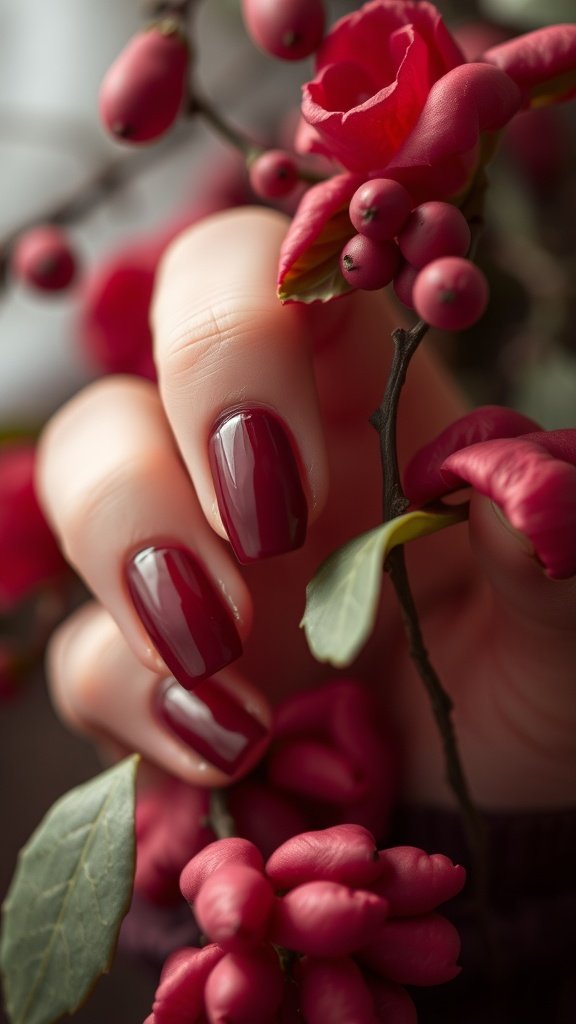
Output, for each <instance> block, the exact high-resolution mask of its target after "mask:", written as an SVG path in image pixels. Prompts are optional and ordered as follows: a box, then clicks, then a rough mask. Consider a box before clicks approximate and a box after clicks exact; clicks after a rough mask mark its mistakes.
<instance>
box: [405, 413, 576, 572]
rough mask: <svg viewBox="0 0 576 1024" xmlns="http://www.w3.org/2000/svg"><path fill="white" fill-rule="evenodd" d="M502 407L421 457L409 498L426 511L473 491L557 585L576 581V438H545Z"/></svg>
mask: <svg viewBox="0 0 576 1024" xmlns="http://www.w3.org/2000/svg"><path fill="white" fill-rule="evenodd" d="M535 427H537V424H535V423H534V422H533V421H532V420H529V419H528V418H527V417H525V416H521V415H520V414H519V413H515V412H513V411H512V410H509V409H499V408H498V407H495V406H487V407H485V408H480V409H475V410H474V412H471V413H469V414H468V415H467V416H464V417H462V419H460V420H457V421H456V422H455V423H453V424H451V425H450V426H449V427H448V428H447V429H446V430H444V431H443V432H442V433H441V434H440V435H439V436H438V437H437V438H435V440H433V441H431V442H430V443H429V444H428V445H426V446H425V447H424V448H422V449H420V451H419V452H418V453H417V455H416V456H415V457H414V459H413V460H412V462H411V463H410V464H409V465H408V466H407V468H406V473H405V478H404V479H405V489H406V494H407V496H408V497H409V498H410V500H411V501H412V502H415V503H418V504H426V503H427V502H430V501H434V500H436V499H438V498H441V497H443V496H444V495H445V494H449V493H450V492H451V491H456V490H460V489H461V488H462V487H466V486H471V487H473V488H474V489H475V490H476V491H478V492H479V493H480V494H484V495H486V496H487V497H489V498H491V499H492V501H494V502H495V503H496V505H498V506H499V507H500V509H501V510H502V512H503V513H504V515H505V517H506V518H507V519H508V521H509V522H510V524H511V525H512V526H513V527H514V528H515V529H516V530H519V531H520V533H523V534H524V535H525V536H526V537H527V538H528V539H529V540H530V541H531V543H532V546H533V549H534V554H535V555H536V557H537V558H538V560H539V562H540V563H541V564H542V566H543V567H544V569H545V570H546V572H547V573H548V575H549V576H551V577H552V578H553V579H567V578H569V577H570V576H574V575H576V430H553V431H544V430H539V429H536V430H535V429H534V428H535Z"/></svg>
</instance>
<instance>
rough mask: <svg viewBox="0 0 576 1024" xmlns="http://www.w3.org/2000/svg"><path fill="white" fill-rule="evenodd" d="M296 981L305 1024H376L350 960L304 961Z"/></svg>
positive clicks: (359, 975)
mask: <svg viewBox="0 0 576 1024" xmlns="http://www.w3.org/2000/svg"><path fill="white" fill-rule="evenodd" d="M297 979H298V983H299V987H300V998H301V1007H302V1012H303V1015H304V1020H305V1021H306V1022H307V1024H327V1022H328V1021H329V1022H330V1024H351V1022H352V1021H354V1022H356V1021H358V1022H360V1021H361V1022H362V1024H376V1022H377V1017H376V1016H375V1013H374V1003H373V1000H372V996H371V994H370V992H369V990H368V988H367V986H366V982H365V981H364V978H363V976H362V972H361V970H360V968H359V967H357V965H356V964H355V963H354V961H353V960H351V959H350V958H349V957H339V958H337V959H333V960H322V959H317V958H315V957H305V958H304V960H302V961H301V963H300V964H299V966H298V972H297Z"/></svg>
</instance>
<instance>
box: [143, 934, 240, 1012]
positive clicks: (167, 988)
mask: <svg viewBox="0 0 576 1024" xmlns="http://www.w3.org/2000/svg"><path fill="white" fill-rule="evenodd" d="M223 955H224V953H223V950H222V949H220V947H219V946H214V945H211V946H204V948H203V949H193V948H186V949H179V950H177V952H176V953H173V954H172V955H171V956H169V957H168V959H167V960H166V963H165V964H164V967H163V968H162V974H161V976H160V984H159V985H158V988H157V989H156V995H155V996H154V1005H153V1007H152V1014H153V1020H154V1024H182V1021H194V1022H195V1021H196V1020H197V1018H198V1017H199V1015H200V1014H201V1013H202V1011H203V1009H204V987H205V985H206V982H207V980H208V976H209V974H210V972H211V971H212V970H213V969H214V968H215V966H216V964H217V963H218V961H219V960H220V959H221V958H222V956H223Z"/></svg>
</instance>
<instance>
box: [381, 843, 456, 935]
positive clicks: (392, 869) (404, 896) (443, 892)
mask: <svg viewBox="0 0 576 1024" xmlns="http://www.w3.org/2000/svg"><path fill="white" fill-rule="evenodd" d="M380 863H381V865H382V874H381V875H380V877H379V878H378V880H377V881H376V882H375V883H374V884H373V885H372V886H371V889H372V891H373V892H377V893H378V894H379V895H380V896H383V897H384V898H385V899H386V900H388V903H389V905H390V914H391V915H392V916H394V917H405V916H414V915H416V914H426V913H428V912H429V911H431V910H434V908H435V907H437V906H438V904H440V903H444V902H445V901H446V900H450V899H452V897H453V896H456V894H457V893H459V892H460V890H461V889H462V886H463V885H464V882H465V881H466V872H465V870H464V868H463V867H461V866H460V865H459V864H453V863H452V861H451V860H450V858H449V857H445V856H444V854H443V853H434V854H428V853H425V852H424V850H418V849H417V848H416V847H415V846H395V847H393V848H392V849H390V850H382V851H381V853H380Z"/></svg>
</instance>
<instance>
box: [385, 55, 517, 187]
mask: <svg viewBox="0 0 576 1024" xmlns="http://www.w3.org/2000/svg"><path fill="white" fill-rule="evenodd" d="M520 104H521V94H520V90H519V89H518V86H517V85H516V84H515V83H514V82H513V81H512V79H511V78H509V77H508V75H506V74H504V72H503V71H500V70H499V68H495V67H493V66H491V65H490V64H463V65H461V66H460V67H457V68H454V69H453V70H452V71H449V72H448V73H447V74H446V75H444V77H443V78H441V79H440V80H439V81H438V82H436V83H435V85H433V86H432V88H431V90H430V93H429V95H428V98H427V100H426V103H425V105H424V108H423V110H422V113H421V115H420V117H419V119H418V122H417V123H416V125H415V127H414V129H413V131H412V132H411V133H410V135H409V136H408V138H407V139H406V142H405V143H404V145H402V146H401V147H400V149H399V151H398V152H397V153H396V155H395V156H393V157H392V160H391V161H390V163H389V164H388V166H387V168H386V174H387V176H389V177H391V178H395V179H397V180H398V181H400V182H401V183H402V184H403V185H404V186H405V187H406V188H407V189H408V191H409V192H411V193H412V195H413V196H414V197H415V198H420V197H422V198H424V199H429V198H430V196H431V194H432V193H434V196H435V197H436V198H444V197H446V196H451V195H453V194H454V193H456V192H458V191H459V190H460V189H462V188H463V187H464V186H465V184H466V183H467V182H468V180H469V179H470V177H471V175H472V173H473V171H474V169H475V167H476V165H477V163H478V159H479V151H478V145H479V142H480V140H481V137H482V136H483V135H484V134H485V133H492V132H497V131H499V130H500V129H501V128H503V127H504V125H506V124H508V122H509V121H510V120H511V118H512V117H513V116H514V114H515V113H516V112H517V111H518V109H519V108H520Z"/></svg>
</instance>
